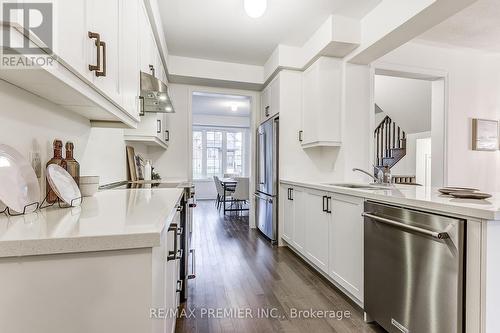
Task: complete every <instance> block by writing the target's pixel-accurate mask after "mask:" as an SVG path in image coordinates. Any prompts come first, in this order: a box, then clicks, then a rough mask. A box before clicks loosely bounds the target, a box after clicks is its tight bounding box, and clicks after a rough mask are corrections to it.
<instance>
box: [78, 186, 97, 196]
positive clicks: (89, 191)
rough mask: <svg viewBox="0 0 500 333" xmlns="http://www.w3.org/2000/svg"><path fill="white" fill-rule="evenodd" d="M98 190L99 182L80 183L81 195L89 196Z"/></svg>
mask: <svg viewBox="0 0 500 333" xmlns="http://www.w3.org/2000/svg"><path fill="white" fill-rule="evenodd" d="M98 190H99V184H98V183H97V184H80V191H81V192H82V196H84V197H91V196H93V195H94V194H96V193H97V191H98Z"/></svg>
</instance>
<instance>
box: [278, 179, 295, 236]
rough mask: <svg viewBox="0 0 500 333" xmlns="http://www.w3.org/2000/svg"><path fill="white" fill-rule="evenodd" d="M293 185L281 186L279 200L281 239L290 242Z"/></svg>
mask: <svg viewBox="0 0 500 333" xmlns="http://www.w3.org/2000/svg"><path fill="white" fill-rule="evenodd" d="M293 194H294V193H293V187H291V186H282V190H281V198H282V200H281V202H282V207H283V208H282V213H283V233H282V237H283V239H284V240H285V241H286V242H288V243H290V242H292V240H293V224H294V220H295V218H294V217H295V210H294V200H293Z"/></svg>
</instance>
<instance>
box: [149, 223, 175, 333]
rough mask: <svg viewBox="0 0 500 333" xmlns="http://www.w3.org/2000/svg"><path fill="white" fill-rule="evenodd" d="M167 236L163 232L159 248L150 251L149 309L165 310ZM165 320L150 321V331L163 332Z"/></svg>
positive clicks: (165, 231)
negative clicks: (150, 289)
mask: <svg viewBox="0 0 500 333" xmlns="http://www.w3.org/2000/svg"><path fill="white" fill-rule="evenodd" d="M170 238H171V235H169V233H168V231H167V230H164V231H163V232H162V235H161V239H160V246H157V247H153V249H152V267H151V268H152V289H153V290H152V294H151V297H152V299H151V301H152V304H151V307H152V308H155V309H166V308H167V306H168V305H167V297H166V295H167V292H168V290H167V289H168V286H167V279H168V277H167V275H166V274H167V255H168V246H169V243H170V241H169V239H170ZM165 325H166V320H164V319H155V320H153V321H152V326H153V327H152V331H153V332H154V333H156V332H158V333H159V332H165Z"/></svg>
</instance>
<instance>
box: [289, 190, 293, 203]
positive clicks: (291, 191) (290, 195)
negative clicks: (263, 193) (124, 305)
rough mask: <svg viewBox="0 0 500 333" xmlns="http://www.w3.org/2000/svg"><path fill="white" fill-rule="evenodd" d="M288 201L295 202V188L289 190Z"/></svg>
mask: <svg viewBox="0 0 500 333" xmlns="http://www.w3.org/2000/svg"><path fill="white" fill-rule="evenodd" d="M288 200H291V201H293V188H288Z"/></svg>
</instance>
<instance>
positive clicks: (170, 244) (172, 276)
mask: <svg viewBox="0 0 500 333" xmlns="http://www.w3.org/2000/svg"><path fill="white" fill-rule="evenodd" d="M175 232H176V231H171V232H169V233H168V240H167V256H168V255H169V254H171V252H169V251H174V250H175V247H174V237H176V235H175ZM176 264H177V260H166V265H165V309H166V310H167V311H168V312H169V311H171V310H174V309H176V308H177V305H176V285H177V278H176V268H175V267H176ZM174 325H175V318H172V316H169V315H168V314H167V316H166V320H165V331H162V333H163V332H172V328H173V326H174ZM155 333H156V332H155ZM158 333H159V332H158Z"/></svg>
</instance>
